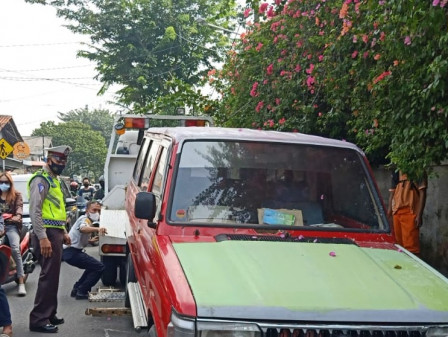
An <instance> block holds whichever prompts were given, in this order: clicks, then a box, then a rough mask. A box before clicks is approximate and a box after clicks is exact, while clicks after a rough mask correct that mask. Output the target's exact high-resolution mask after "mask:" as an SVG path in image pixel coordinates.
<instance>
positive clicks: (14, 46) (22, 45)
mask: <svg viewBox="0 0 448 337" xmlns="http://www.w3.org/2000/svg"><path fill="white" fill-rule="evenodd" d="M67 44H83V42H80V41H78V42H54V43H30V44H9V45H0V48H16V47H20V48H22V47H42V46H57V45H67Z"/></svg>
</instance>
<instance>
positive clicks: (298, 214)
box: [169, 141, 388, 231]
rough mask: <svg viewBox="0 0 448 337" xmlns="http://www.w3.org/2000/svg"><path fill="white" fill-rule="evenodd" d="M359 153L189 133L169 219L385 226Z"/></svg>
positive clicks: (196, 222) (237, 223)
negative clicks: (192, 136) (193, 136)
mask: <svg viewBox="0 0 448 337" xmlns="http://www.w3.org/2000/svg"><path fill="white" fill-rule="evenodd" d="M367 172H368V170H367V168H366V166H365V164H364V161H363V158H362V156H361V155H360V154H359V153H358V152H356V151H355V150H352V149H346V148H337V147H330V146H320V145H319V146H317V145H306V144H285V143H272V142H271V143H262V142H241V141H187V142H185V143H184V144H183V147H182V151H181V157H180V160H179V166H178V169H177V176H176V177H175V182H174V186H175V187H174V193H173V198H172V202H171V210H170V211H169V214H170V222H173V223H182V224H184V225H189V224H190V225H194V226H198V225H210V224H222V225H231V226H244V227H247V226H263V225H264V226H272V227H276V228H280V227H281V228H284V227H285V226H287V227H288V228H291V227H296V226H301V227H302V226H303V227H302V228H306V227H308V228H310V229H311V228H312V229H316V228H319V227H325V229H326V230H328V227H332V228H334V230H338V229H342V230H367V231H384V230H388V227H387V226H388V224H387V221H386V218H385V212H384V209H383V206H382V203H381V202H380V199H379V197H378V193H377V191H376V189H375V188H374V184H373V183H372V180H371V179H370V178H369V175H368V173H367Z"/></svg>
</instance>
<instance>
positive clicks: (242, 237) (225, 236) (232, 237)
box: [215, 234, 356, 245]
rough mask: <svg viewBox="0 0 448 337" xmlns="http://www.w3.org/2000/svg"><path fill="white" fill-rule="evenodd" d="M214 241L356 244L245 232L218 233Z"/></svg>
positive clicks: (345, 239) (319, 238) (341, 239)
mask: <svg viewBox="0 0 448 337" xmlns="http://www.w3.org/2000/svg"><path fill="white" fill-rule="evenodd" d="M215 240H216V241H218V242H219V241H228V240H231V241H281V242H310V243H311V242H314V243H334V244H345V245H356V243H355V242H354V241H353V240H350V239H347V238H321V237H309V236H308V237H304V236H290V235H289V234H288V235H282V236H278V235H246V234H218V235H216V236H215Z"/></svg>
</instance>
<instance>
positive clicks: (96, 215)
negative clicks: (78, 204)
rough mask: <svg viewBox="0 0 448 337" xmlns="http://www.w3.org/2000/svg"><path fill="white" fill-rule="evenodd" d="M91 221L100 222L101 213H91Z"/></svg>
mask: <svg viewBox="0 0 448 337" xmlns="http://www.w3.org/2000/svg"><path fill="white" fill-rule="evenodd" d="M89 219H90V220H92V221H98V220H99V219H100V213H89Z"/></svg>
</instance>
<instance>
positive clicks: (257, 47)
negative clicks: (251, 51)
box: [255, 42, 263, 51]
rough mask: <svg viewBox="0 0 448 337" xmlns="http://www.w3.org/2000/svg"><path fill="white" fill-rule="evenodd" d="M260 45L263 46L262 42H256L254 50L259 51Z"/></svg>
mask: <svg viewBox="0 0 448 337" xmlns="http://www.w3.org/2000/svg"><path fill="white" fill-rule="evenodd" d="M261 47H263V43H261V42H258V45H257V46H256V47H255V50H256V51H260V49H261Z"/></svg>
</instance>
